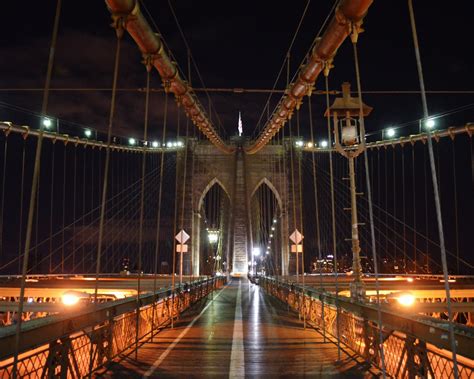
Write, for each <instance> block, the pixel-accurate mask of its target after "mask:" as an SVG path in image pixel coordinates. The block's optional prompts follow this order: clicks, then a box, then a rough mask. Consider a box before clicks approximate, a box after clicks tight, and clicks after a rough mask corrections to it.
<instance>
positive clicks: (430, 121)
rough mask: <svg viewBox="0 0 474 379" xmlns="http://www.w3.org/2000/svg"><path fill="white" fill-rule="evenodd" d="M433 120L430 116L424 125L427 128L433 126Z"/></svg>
mask: <svg viewBox="0 0 474 379" xmlns="http://www.w3.org/2000/svg"><path fill="white" fill-rule="evenodd" d="M435 124H436V123H435V120H433V119H432V118H430V119H429V120H426V122H425V126H426V127H427V128H428V129H432V128H434V126H435Z"/></svg>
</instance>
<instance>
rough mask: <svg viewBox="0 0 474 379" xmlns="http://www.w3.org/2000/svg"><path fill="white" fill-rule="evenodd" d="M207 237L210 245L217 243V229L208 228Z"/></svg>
mask: <svg viewBox="0 0 474 379" xmlns="http://www.w3.org/2000/svg"><path fill="white" fill-rule="evenodd" d="M207 238H208V240H209V243H210V244H211V245H212V244H215V243H217V241H218V240H219V230H215V229H208V231H207Z"/></svg>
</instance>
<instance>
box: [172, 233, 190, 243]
mask: <svg viewBox="0 0 474 379" xmlns="http://www.w3.org/2000/svg"><path fill="white" fill-rule="evenodd" d="M174 238H176V241H178V242H179V243H180V244H184V243H186V241H187V240H188V239H189V234H188V233H186V232H185V231H184V230H181V231H180V232H179V233H178V234H176V235H175V236H174Z"/></svg>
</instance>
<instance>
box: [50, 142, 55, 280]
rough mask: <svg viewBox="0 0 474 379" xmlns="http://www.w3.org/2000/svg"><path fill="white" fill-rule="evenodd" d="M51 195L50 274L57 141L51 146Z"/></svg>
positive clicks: (51, 266) (51, 265)
mask: <svg viewBox="0 0 474 379" xmlns="http://www.w3.org/2000/svg"><path fill="white" fill-rule="evenodd" d="M51 149H52V152H51V189H50V191H51V193H50V199H49V205H50V209H49V273H50V274H52V270H53V218H54V166H55V156H56V141H55V140H53V143H52V145H51Z"/></svg>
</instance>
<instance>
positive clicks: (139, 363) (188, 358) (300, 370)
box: [100, 279, 372, 378]
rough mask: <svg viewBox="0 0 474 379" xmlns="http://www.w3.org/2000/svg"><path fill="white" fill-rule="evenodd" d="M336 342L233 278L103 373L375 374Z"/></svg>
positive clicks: (181, 375) (226, 375) (105, 375)
mask: <svg viewBox="0 0 474 379" xmlns="http://www.w3.org/2000/svg"><path fill="white" fill-rule="evenodd" d="M349 354H350V353H348V352H347V351H344V350H342V353H341V361H339V362H337V346H336V345H335V343H334V341H328V340H327V341H326V342H324V340H323V336H322V335H321V334H320V333H318V332H317V331H315V330H313V329H310V328H307V329H306V330H304V329H303V324H302V322H300V321H299V320H298V318H297V317H295V315H294V314H293V313H289V312H288V311H287V309H286V307H285V306H284V305H282V304H281V303H280V302H278V301H277V300H276V299H273V298H271V297H269V296H267V295H265V293H264V292H263V290H262V289H261V288H260V287H259V286H257V285H254V284H252V283H250V282H249V281H248V280H246V279H241V280H238V279H234V280H232V281H231V282H230V283H229V284H228V285H227V286H226V287H224V288H223V289H222V290H220V291H218V292H216V293H214V294H213V295H212V296H210V297H208V299H206V300H205V301H203V302H202V303H201V304H199V305H196V306H195V307H193V308H192V309H190V310H189V311H187V312H186V313H184V314H183V315H182V316H181V318H180V320H179V321H178V322H177V323H176V324H175V327H174V329H165V330H163V331H162V332H160V333H159V334H158V335H157V336H156V337H155V338H154V341H153V342H152V343H151V342H150V343H146V344H144V345H142V346H141V348H140V349H139V354H138V359H137V360H135V359H133V358H134V355H133V354H132V356H130V357H128V358H126V359H124V360H122V361H120V362H117V363H114V364H113V365H112V366H111V367H110V368H109V369H108V370H107V371H106V372H105V373H103V374H102V375H100V377H102V378H136V377H153V378H207V377H217V378H244V377H250V378H264V377H267V378H275V377H291V378H294V377H324V378H326V377H347V378H354V377H370V376H372V375H371V374H370V373H369V372H368V371H367V369H368V367H367V366H366V365H365V364H364V363H361V361H360V360H357V359H356V358H355V357H354V356H351V355H349Z"/></svg>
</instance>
